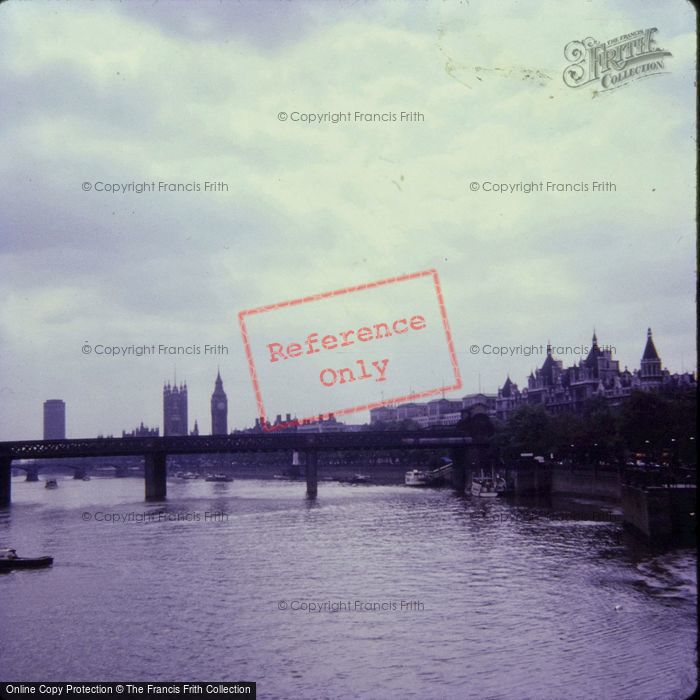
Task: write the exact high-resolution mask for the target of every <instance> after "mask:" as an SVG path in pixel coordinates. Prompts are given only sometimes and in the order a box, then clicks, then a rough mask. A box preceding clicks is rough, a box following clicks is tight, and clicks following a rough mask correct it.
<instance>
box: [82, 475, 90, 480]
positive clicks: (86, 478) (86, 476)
mask: <svg viewBox="0 0 700 700" xmlns="http://www.w3.org/2000/svg"><path fill="white" fill-rule="evenodd" d="M81 479H82V480H83V481H90V475H89V474H86V475H85V476H83V477H81Z"/></svg>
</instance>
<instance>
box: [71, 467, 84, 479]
mask: <svg viewBox="0 0 700 700" xmlns="http://www.w3.org/2000/svg"><path fill="white" fill-rule="evenodd" d="M86 476H87V469H85V467H78V468H77V469H76V470H75V472H74V474H73V478H74V479H84V478H85V477H86Z"/></svg>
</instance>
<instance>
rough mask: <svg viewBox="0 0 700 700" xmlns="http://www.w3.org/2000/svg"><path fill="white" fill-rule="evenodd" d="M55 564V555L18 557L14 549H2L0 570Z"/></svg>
mask: <svg viewBox="0 0 700 700" xmlns="http://www.w3.org/2000/svg"><path fill="white" fill-rule="evenodd" d="M52 564H53V557H18V556H17V552H16V551H15V550H14V549H10V548H9V547H8V548H5V549H0V571H10V570H11V569H42V568H44V567H45V566H51V565H52Z"/></svg>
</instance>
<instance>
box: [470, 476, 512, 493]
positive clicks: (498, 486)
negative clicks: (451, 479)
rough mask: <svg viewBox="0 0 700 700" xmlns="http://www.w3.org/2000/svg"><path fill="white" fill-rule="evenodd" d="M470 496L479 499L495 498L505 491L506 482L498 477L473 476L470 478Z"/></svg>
mask: <svg viewBox="0 0 700 700" xmlns="http://www.w3.org/2000/svg"><path fill="white" fill-rule="evenodd" d="M471 491H472V496H479V497H480V498H496V497H497V496H500V495H501V494H502V493H505V491H506V480H505V479H503V478H502V477H500V476H496V477H491V476H484V475H483V474H482V475H481V476H474V477H472V488H471Z"/></svg>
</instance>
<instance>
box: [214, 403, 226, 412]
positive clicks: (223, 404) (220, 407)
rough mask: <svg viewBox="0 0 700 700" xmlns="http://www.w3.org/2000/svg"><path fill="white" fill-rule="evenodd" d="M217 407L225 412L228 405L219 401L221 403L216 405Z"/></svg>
mask: <svg viewBox="0 0 700 700" xmlns="http://www.w3.org/2000/svg"><path fill="white" fill-rule="evenodd" d="M216 407H217V408H218V409H219V410H220V411H223V410H224V409H225V408H226V404H225V403H224V402H223V401H219V403H217V404H216Z"/></svg>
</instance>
